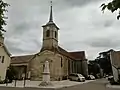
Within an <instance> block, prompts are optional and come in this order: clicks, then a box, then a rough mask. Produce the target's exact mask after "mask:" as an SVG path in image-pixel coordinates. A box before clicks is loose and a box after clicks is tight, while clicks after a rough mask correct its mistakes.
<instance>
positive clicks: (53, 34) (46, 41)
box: [41, 1, 59, 51]
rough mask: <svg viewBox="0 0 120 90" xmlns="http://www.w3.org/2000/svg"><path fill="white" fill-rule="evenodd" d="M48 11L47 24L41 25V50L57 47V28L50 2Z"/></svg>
mask: <svg viewBox="0 0 120 90" xmlns="http://www.w3.org/2000/svg"><path fill="white" fill-rule="evenodd" d="M50 4H51V5H50V12H49V18H48V22H47V24H45V25H43V26H42V27H43V45H42V50H41V51H43V50H49V49H51V50H53V48H54V49H57V48H58V30H59V28H58V27H57V25H56V24H55V23H54V22H53V10H52V9H53V7H52V6H53V5H52V1H51V2H50Z"/></svg>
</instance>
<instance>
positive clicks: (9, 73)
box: [6, 65, 18, 82]
mask: <svg viewBox="0 0 120 90" xmlns="http://www.w3.org/2000/svg"><path fill="white" fill-rule="evenodd" d="M17 72H18V71H17V70H16V69H15V68H14V67H13V66H11V65H10V66H9V68H8V69H7V72H6V79H9V81H10V82H12V80H14V79H15V77H16V75H17Z"/></svg>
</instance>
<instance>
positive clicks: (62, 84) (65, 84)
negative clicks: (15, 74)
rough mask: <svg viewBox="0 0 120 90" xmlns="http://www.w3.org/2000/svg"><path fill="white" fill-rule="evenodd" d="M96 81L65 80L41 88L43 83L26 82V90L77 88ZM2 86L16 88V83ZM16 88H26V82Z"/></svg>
mask: <svg viewBox="0 0 120 90" xmlns="http://www.w3.org/2000/svg"><path fill="white" fill-rule="evenodd" d="M92 81H95V80H86V81H85V82H76V81H69V80H63V81H51V83H52V86H39V84H40V83H41V81H29V80H26V85H25V87H26V88H28V87H29V88H30V87H31V88H67V87H71V86H75V85H79V84H84V83H88V82H92ZM0 86H4V87H15V82H13V83H10V84H8V85H7V86H6V84H0ZM16 87H21V88H23V87H24V81H17V85H16Z"/></svg>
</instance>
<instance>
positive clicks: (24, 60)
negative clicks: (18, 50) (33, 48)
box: [11, 55, 35, 64]
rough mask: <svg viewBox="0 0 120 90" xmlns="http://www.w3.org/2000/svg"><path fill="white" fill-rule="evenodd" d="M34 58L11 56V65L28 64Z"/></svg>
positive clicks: (30, 56) (29, 56) (31, 56)
mask: <svg viewBox="0 0 120 90" xmlns="http://www.w3.org/2000/svg"><path fill="white" fill-rule="evenodd" d="M34 57H35V55H25V56H13V57H11V64H20V63H28V62H29V61H30V60H31V59H33V58H34Z"/></svg>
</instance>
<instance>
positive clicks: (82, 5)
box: [5, 0, 120, 59]
mask: <svg viewBox="0 0 120 90" xmlns="http://www.w3.org/2000/svg"><path fill="white" fill-rule="evenodd" d="M5 1H6V2H7V3H9V4H10V7H9V8H8V11H9V12H8V13H7V15H8V18H9V19H8V20H7V26H6V30H7V32H6V33H5V44H6V46H7V47H8V49H9V51H10V52H11V53H12V55H23V54H33V53H37V52H39V51H40V48H41V44H42V27H41V26H42V25H44V24H46V23H47V22H48V16H49V9H50V1H49V0H5ZM103 2H105V0H53V15H54V21H55V23H56V24H57V25H58V26H59V27H60V30H59V45H60V46H61V47H63V48H64V49H66V50H68V51H85V53H86V56H87V58H88V59H94V58H96V56H98V53H99V52H101V51H106V50H109V49H111V48H113V49H115V50H120V25H119V24H120V21H118V20H116V13H115V14H112V13H110V12H109V11H106V12H105V13H104V14H103V13H102V12H101V9H100V5H101V4H102V3H103Z"/></svg>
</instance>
